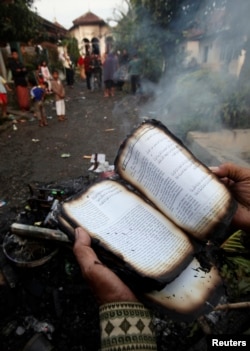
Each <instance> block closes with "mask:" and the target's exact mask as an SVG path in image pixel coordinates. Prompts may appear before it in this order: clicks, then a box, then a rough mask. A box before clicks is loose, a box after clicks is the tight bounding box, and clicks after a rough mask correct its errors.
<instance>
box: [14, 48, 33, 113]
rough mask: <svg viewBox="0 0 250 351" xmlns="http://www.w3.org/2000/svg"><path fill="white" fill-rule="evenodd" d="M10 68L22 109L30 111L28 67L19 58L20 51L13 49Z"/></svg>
mask: <svg viewBox="0 0 250 351" xmlns="http://www.w3.org/2000/svg"><path fill="white" fill-rule="evenodd" d="M9 69H10V70H11V73H12V77H13V80H14V84H15V90H16V95H17V102H18V105H19V108H20V110H21V111H28V110H29V109H30V96H29V90H28V82H27V80H26V76H27V73H28V72H27V69H26V67H24V65H23V64H22V62H21V61H20V60H19V56H18V52H17V50H16V49H12V51H11V58H10V60H9Z"/></svg>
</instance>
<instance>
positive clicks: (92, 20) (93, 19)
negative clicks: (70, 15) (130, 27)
mask: <svg viewBox="0 0 250 351" xmlns="http://www.w3.org/2000/svg"><path fill="white" fill-rule="evenodd" d="M73 24H74V26H79V25H85V26H86V25H91V24H106V23H105V21H104V20H103V19H102V18H100V17H98V16H96V15H95V14H94V13H92V12H90V11H89V12H86V13H85V14H84V15H82V16H80V17H78V18H76V19H75V20H74V21H73Z"/></svg>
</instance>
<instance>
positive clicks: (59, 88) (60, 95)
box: [51, 70, 66, 122]
mask: <svg viewBox="0 0 250 351" xmlns="http://www.w3.org/2000/svg"><path fill="white" fill-rule="evenodd" d="M52 77H53V79H52V81H51V89H52V91H53V93H54V94H55V101H56V114H57V119H58V121H59V122H62V121H65V119H66V117H65V100H64V98H65V89H64V86H63V83H62V81H61V79H60V78H59V73H58V71H56V70H54V71H53V73H52Z"/></svg>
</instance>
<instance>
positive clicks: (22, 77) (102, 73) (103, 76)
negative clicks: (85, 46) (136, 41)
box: [0, 49, 142, 127]
mask: <svg viewBox="0 0 250 351" xmlns="http://www.w3.org/2000/svg"><path fill="white" fill-rule="evenodd" d="M59 60H60V61H61V63H62V65H63V69H64V74H65V83H66V85H67V86H68V87H70V88H73V86H74V83H75V68H76V66H78V68H79V75H80V79H81V80H82V81H84V82H86V89H87V90H89V91H94V90H99V91H100V90H103V96H104V97H105V98H108V97H113V96H114V95H115V91H116V90H119V91H122V90H123V87H124V84H125V82H128V81H129V79H130V87H131V88H130V90H131V93H132V94H136V93H138V92H139V91H140V87H141V83H140V77H141V74H142V64H141V59H140V58H139V57H138V56H137V55H136V54H135V55H133V56H132V57H130V56H129V54H128V52H127V51H126V50H123V51H122V52H118V53H115V52H114V51H110V52H107V53H105V55H104V56H103V57H101V56H100V55H99V54H97V53H95V52H92V53H91V52H87V53H86V54H82V55H81V56H80V57H79V59H78V61H77V62H76V63H74V62H73V60H72V59H71V58H70V56H69V55H68V53H67V52H63V53H62V54H60V55H59ZM8 68H9V70H10V72H11V74H12V79H13V83H14V89H11V88H10V86H9V85H8V84H7V82H6V80H5V79H4V78H3V77H2V76H0V106H1V110H2V116H3V117H7V104H8V94H7V92H11V91H13V92H14V93H15V94H16V100H17V103H18V106H19V109H20V110H21V111H23V112H24V113H25V112H26V111H30V109H31V108H32V109H33V110H34V116H35V117H36V118H37V120H38V125H39V126H40V127H44V126H47V125H48V122H47V118H46V111H45V109H44V101H45V99H46V97H47V96H48V95H53V96H54V99H55V104H56V113H57V118H58V121H59V122H62V121H65V120H66V111H65V100H64V98H65V88H64V82H63V81H62V80H61V79H60V74H59V72H58V71H57V70H53V71H50V68H49V66H48V62H47V61H46V60H44V59H43V60H42V61H41V62H40V63H39V64H38V65H37V69H36V70H35V72H34V74H33V75H32V76H30V72H28V70H27V68H26V67H25V65H24V64H23V62H22V61H21V60H20V58H19V53H18V51H17V50H16V49H12V51H11V57H10V58H9V62H8Z"/></svg>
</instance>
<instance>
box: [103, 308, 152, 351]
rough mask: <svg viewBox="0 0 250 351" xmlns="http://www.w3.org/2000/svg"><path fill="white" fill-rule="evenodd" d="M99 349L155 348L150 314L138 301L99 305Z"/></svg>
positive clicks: (108, 350) (121, 350)
mask: <svg viewBox="0 0 250 351" xmlns="http://www.w3.org/2000/svg"><path fill="white" fill-rule="evenodd" d="M100 327H101V350H102V351H128V350H145V351H146V350H151V351H152V350H157V347H156V340H155V335H154V325H153V322H152V316H151V313H150V311H149V310H148V309H146V308H145V307H144V306H143V304H142V303H140V302H117V303H116V302H114V303H108V304H105V305H102V306H101V307H100Z"/></svg>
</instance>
